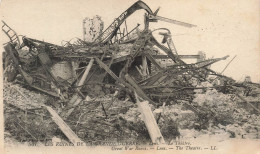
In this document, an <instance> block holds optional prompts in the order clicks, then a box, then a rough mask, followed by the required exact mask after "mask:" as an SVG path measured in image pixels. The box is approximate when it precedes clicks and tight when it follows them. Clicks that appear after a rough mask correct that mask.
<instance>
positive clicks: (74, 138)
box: [45, 106, 83, 144]
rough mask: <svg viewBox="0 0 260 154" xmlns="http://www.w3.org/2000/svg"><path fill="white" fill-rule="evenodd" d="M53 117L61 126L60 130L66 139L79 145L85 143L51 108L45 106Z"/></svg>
mask: <svg viewBox="0 0 260 154" xmlns="http://www.w3.org/2000/svg"><path fill="white" fill-rule="evenodd" d="M45 107H46V109H47V110H48V111H49V113H50V114H51V116H52V119H53V121H54V122H55V123H56V124H57V125H58V126H59V128H60V130H61V131H62V132H63V133H64V134H65V135H66V137H67V138H68V139H69V140H70V141H71V142H72V143H74V144H75V143H77V142H81V143H83V141H82V140H81V139H80V138H79V137H78V136H77V135H76V134H75V133H74V132H73V131H72V130H71V129H70V127H69V126H68V125H67V124H66V123H65V122H64V121H63V120H62V118H61V117H60V116H59V115H58V114H57V113H56V112H55V111H54V110H53V109H52V108H51V107H49V106H45Z"/></svg>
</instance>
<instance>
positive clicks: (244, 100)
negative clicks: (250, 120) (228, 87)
mask: <svg viewBox="0 0 260 154" xmlns="http://www.w3.org/2000/svg"><path fill="white" fill-rule="evenodd" d="M236 95H237V97H238V98H240V99H241V100H242V101H243V102H246V103H247V104H249V105H250V106H251V107H252V108H253V109H255V110H256V111H257V112H259V113H260V110H259V109H257V108H256V107H255V106H254V105H253V104H251V103H250V102H249V101H247V100H246V99H245V98H244V97H243V96H241V95H240V94H238V93H236Z"/></svg>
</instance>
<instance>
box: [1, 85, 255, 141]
mask: <svg viewBox="0 0 260 154" xmlns="http://www.w3.org/2000/svg"><path fill="white" fill-rule="evenodd" d="M202 84H204V85H205V84H206V83H202ZM207 84H209V83H207ZM198 86H200V85H198ZM207 86H209V85H207ZM257 90H258V91H259V88H257ZM194 91H195V93H196V94H195V97H194V99H193V101H192V103H189V102H186V101H178V102H173V101H172V102H170V104H169V105H163V106H161V107H159V108H155V107H154V106H153V105H151V108H152V110H153V113H154V116H155V118H156V120H157V122H158V126H159V128H160V130H161V133H162V135H163V136H164V137H165V140H166V141H168V142H170V141H171V140H175V139H178V138H184V139H185V138H186V139H189V138H198V137H199V136H202V135H205V134H209V135H212V136H214V135H220V134H221V135H223V134H224V135H225V137H228V138H242V139H259V138H260V136H259V134H260V133H259V131H260V130H259V128H260V121H259V119H260V116H259V113H257V112H254V111H253V112H251V113H250V111H252V109H251V110H247V109H246V107H245V102H242V103H241V102H240V100H238V99H237V98H236V97H233V96H232V95H228V94H223V93H221V92H217V91H216V89H214V88H207V89H205V90H194ZM114 95H115V94H111V95H104V96H103V97H100V98H95V99H91V98H89V100H85V101H84V102H82V103H81V104H80V105H79V106H77V108H76V109H75V110H74V111H73V113H72V114H71V116H70V117H69V118H68V119H67V120H65V121H66V123H67V124H68V125H69V126H70V127H71V129H72V130H73V131H74V132H75V133H76V134H77V135H78V136H79V137H80V138H81V139H82V140H83V141H84V142H86V143H87V144H98V143H100V142H101V141H114V142H123V141H128V142H130V141H133V142H139V143H147V142H150V138H149V134H148V131H147V129H146V127H145V125H144V122H143V121H142V118H141V113H140V112H139V110H138V108H137V105H136V104H134V103H133V102H131V101H129V100H128V99H125V100H120V99H118V98H117V97H116V96H114ZM249 98H250V99H252V98H254V99H255V100H256V101H259V95H258V97H253V96H249ZM54 101H55V100H53V99H52V98H50V97H49V96H47V95H43V94H40V93H39V92H34V91H30V90H28V89H25V88H24V87H21V86H20V85H18V84H12V83H4V107H5V109H4V111H5V112H4V114H5V116H4V117H5V129H6V130H8V131H6V133H5V137H6V138H7V139H6V142H7V143H8V142H10V138H11V139H12V140H13V139H15V141H18V142H31V141H37V142H39V143H38V144H40V143H45V142H46V141H57V140H58V141H64V142H67V141H68V140H67V139H66V137H65V136H64V135H63V133H62V132H61V131H60V130H59V129H58V126H57V125H56V124H55V123H54V122H53V121H52V119H51V118H50V115H49V114H48V113H47V111H45V110H43V109H41V108H39V104H40V103H45V104H49V103H50V102H54ZM17 103H19V104H17ZM243 104H244V105H243ZM17 106H19V107H20V108H17ZM103 107H104V108H105V109H106V113H104V111H103V109H102V108H103ZM53 108H55V106H53ZM248 108H249V107H248ZM56 109H57V112H58V113H59V112H60V111H59V110H58V109H59V107H56ZM11 142H13V141H11Z"/></svg>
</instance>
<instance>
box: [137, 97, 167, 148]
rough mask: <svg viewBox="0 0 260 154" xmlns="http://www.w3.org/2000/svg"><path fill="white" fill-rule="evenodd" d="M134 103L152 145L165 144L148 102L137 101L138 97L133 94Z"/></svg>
mask: <svg viewBox="0 0 260 154" xmlns="http://www.w3.org/2000/svg"><path fill="white" fill-rule="evenodd" d="M135 96H136V103H137V105H138V108H139V110H140V112H141V115H142V119H143V121H144V123H145V126H146V128H147V130H148V132H149V135H150V138H151V140H152V142H153V143H156V144H165V141H164V138H163V136H162V134H161V131H160V129H159V127H158V125H157V123H156V120H155V118H154V115H153V112H152V110H151V108H150V106H149V103H148V101H142V102H141V101H139V99H138V97H139V96H138V95H137V94H136V93H135Z"/></svg>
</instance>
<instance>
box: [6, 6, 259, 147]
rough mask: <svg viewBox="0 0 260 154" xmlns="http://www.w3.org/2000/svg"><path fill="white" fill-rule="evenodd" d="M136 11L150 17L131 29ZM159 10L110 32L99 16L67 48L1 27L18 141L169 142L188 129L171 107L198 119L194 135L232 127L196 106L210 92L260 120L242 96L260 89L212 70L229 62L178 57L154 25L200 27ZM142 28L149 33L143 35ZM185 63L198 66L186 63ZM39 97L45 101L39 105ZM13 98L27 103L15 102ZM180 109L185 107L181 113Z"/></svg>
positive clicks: (167, 35) (122, 20) (166, 34)
mask: <svg viewBox="0 0 260 154" xmlns="http://www.w3.org/2000/svg"><path fill="white" fill-rule="evenodd" d="M138 10H144V12H145V13H144V16H143V17H144V23H140V24H137V25H136V26H135V27H134V28H133V29H130V28H129V27H128V25H127V22H126V21H127V20H126V19H127V18H128V17H129V16H131V15H132V14H134V13H135V12H136V11H138ZM158 12H159V9H157V10H155V11H152V10H151V9H150V8H149V6H148V5H147V4H145V3H144V2H142V1H137V2H136V3H134V4H133V5H132V6H130V7H129V8H128V9H126V10H125V11H124V12H123V13H122V14H121V15H119V17H117V18H115V20H114V21H113V22H112V24H111V25H110V26H108V27H107V28H106V29H103V27H104V23H103V21H102V20H101V17H99V16H95V17H94V18H93V19H90V18H85V19H84V20H83V39H80V38H74V39H72V40H70V41H63V43H62V45H57V44H53V43H48V42H45V41H41V40H37V39H35V38H33V36H31V37H29V36H28V37H27V36H22V35H18V34H17V33H16V32H15V31H14V30H13V29H12V28H14V29H15V25H12V26H10V25H8V24H7V23H6V22H4V21H2V23H3V26H2V30H3V32H4V33H5V34H6V36H7V37H8V38H9V42H7V43H5V44H4V50H5V51H4V52H3V68H4V73H3V74H4V83H5V84H4V88H5V89H8V88H9V89H10V90H9V91H8V93H9V95H10V96H8V98H9V99H6V98H7V96H5V93H6V92H5V89H4V104H5V106H6V107H7V108H13V109H12V110H14V111H15V112H11V111H10V112H11V113H13V114H14V113H17V117H20V120H18V121H16V120H13V121H12V119H11V117H12V116H13V115H12V114H10V115H9V116H7V117H6V119H5V121H6V124H5V127H6V129H7V130H9V133H11V134H12V135H13V134H16V135H17V136H19V137H18V140H26V138H30V140H36V141H37V140H38V141H42V140H48V139H53V137H55V136H58V137H59V138H63V139H64V140H65V141H66V140H67V141H68V142H72V143H74V142H77V141H82V142H85V143H88V142H89V141H90V140H91V141H95V140H96V141H98V140H102V139H104V138H106V139H107V140H113V141H118V140H117V139H119V138H121V139H122V140H127V139H129V140H133V141H134V140H135V139H136V140H139V139H140V138H142V139H147V141H149V142H153V143H165V142H166V141H169V140H171V139H175V138H176V137H179V136H180V135H181V133H180V129H181V128H182V127H184V126H181V124H179V123H181V122H180V120H176V119H174V118H172V119H170V117H171V116H165V115H166V114H167V113H166V112H165V110H167V109H168V110H176V109H178V110H180V111H181V110H187V111H190V112H189V113H192V114H190V115H194V118H195V117H197V118H198V119H199V120H196V119H195V120H194V119H193V120H194V122H190V123H193V125H192V126H191V124H189V127H193V128H195V129H197V130H202V129H207V127H208V125H209V124H210V123H211V122H213V125H217V126H218V125H219V124H221V125H223V126H225V125H228V124H231V123H234V121H232V122H231V121H228V118H223V117H221V116H219V115H217V114H219V112H220V111H218V110H217V109H216V110H214V106H212V107H209V106H207V105H205V106H204V105H201V104H200V103H198V102H196V101H194V100H197V99H195V98H196V97H197V95H199V94H204V93H206V94H207V92H208V91H209V90H211V91H214V92H215V93H216V95H217V94H219V95H220V94H221V95H225V96H229V97H228V98H230V97H231V98H230V99H234V100H235V99H237V100H236V101H237V102H243V103H242V104H243V105H244V106H247V107H248V108H251V111H252V112H254V113H256V114H259V101H258V102H257V101H255V102H250V101H248V100H246V98H245V97H247V96H250V97H252V98H253V97H258V98H259V93H256V92H255V91H254V90H255V89H256V88H259V85H257V84H253V83H251V82H250V81H245V83H237V82H236V81H235V80H233V79H232V78H230V77H227V76H224V75H222V73H217V72H215V71H214V70H212V69H210V66H211V65H213V64H214V63H216V62H218V61H221V60H225V59H226V58H228V57H229V56H225V55H224V56H223V57H221V58H214V59H206V54H205V53H204V52H201V51H199V52H198V54H197V55H183V54H181V53H179V52H177V49H176V48H175V45H174V42H173V39H172V35H171V32H170V30H169V29H167V28H164V27H162V28H158V29H151V28H150V26H149V24H150V23H153V24H159V22H158V21H160V23H161V22H168V23H172V24H175V25H178V26H183V27H187V28H194V27H196V25H193V24H189V23H185V22H181V21H177V20H173V19H169V18H166V17H161V16H159V15H158V14H159V13H158ZM32 24H33V23H32ZM140 25H143V27H144V28H143V29H140ZM11 27H12V28H11ZM79 28H80V27H79ZM155 33H157V34H159V36H161V37H162V38H163V39H162V41H158V40H157V37H155V35H154V34H155ZM184 59H195V60H197V61H196V63H191V64H188V63H186V62H185V61H184ZM205 83H206V84H205ZM198 91H199V92H198ZM14 95H19V97H18V96H16V98H14ZM34 95H35V96H34ZM38 95H41V97H42V96H44V97H45V98H46V101H45V102H43V101H41V100H39V101H36V99H37V98H36V96H38ZM34 97H35V98H34ZM12 99H17V101H19V100H18V99H21V100H26V101H25V103H22V101H20V102H19V103H17V102H15V100H14V101H10V100H12ZM180 104H181V105H182V108H178V107H176V106H178V105H180ZM240 105H241V104H240ZM243 105H242V106H243ZM28 106H29V107H28ZM217 106H218V105H217ZM175 107H176V108H175ZM227 108H228V106H227ZM242 108H243V107H242ZM135 109H137V110H135ZM161 110H163V111H161ZM131 113H132V115H131ZM126 114H128V115H126ZM176 114H177V115H178V114H181V113H175V116H176ZM226 114H228V113H226ZM18 115H19V116H18ZM137 115H141V116H142V118H139V121H138V120H132V121H131V120H129V119H131V116H132V117H137V118H138V116H137ZM183 115H185V114H183ZM188 115H189V114H188ZM127 116H128V117H127ZM226 116H227V115H226ZM32 117H37V118H32ZM227 117H228V116H227ZM13 118H14V117H13ZM128 118H129V119H128ZM221 118H223V119H221ZM35 119H37V120H35ZM10 120H11V122H10ZM34 120H35V121H34ZM8 121H9V123H13V124H14V125H16V124H17V128H15V127H14V126H13V125H11V124H7V123H8ZM37 121H38V123H40V124H41V125H42V127H44V128H42V129H41V130H40V129H37V130H36V129H35V128H40V127H41V126H38V125H37ZM191 121H192V120H191ZM223 121H224V122H223ZM20 126H21V127H20ZM45 127H46V128H45ZM187 127H188V126H187ZM18 132H20V134H19V133H18ZM37 132H38V133H37ZM22 134H23V135H22ZM39 134H41V135H39ZM133 136H134V137H133ZM169 138H171V139H169ZM28 140H29V139H28Z"/></svg>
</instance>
